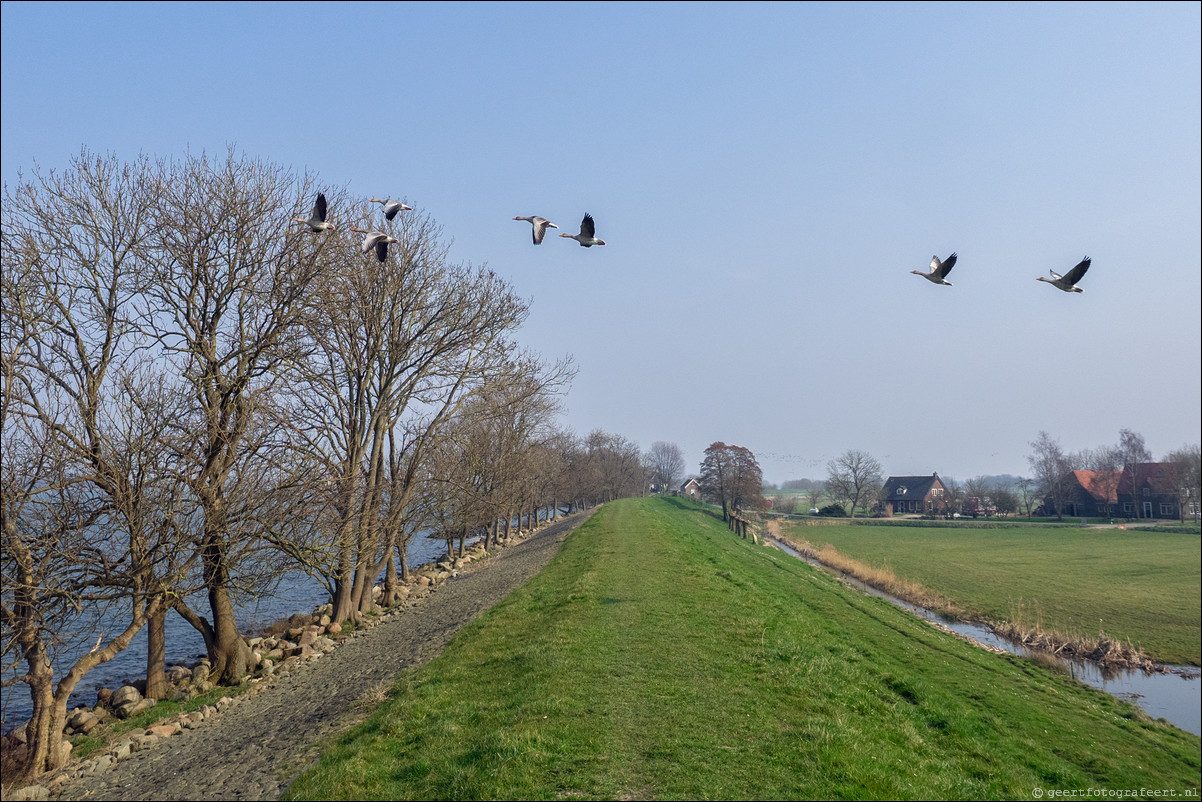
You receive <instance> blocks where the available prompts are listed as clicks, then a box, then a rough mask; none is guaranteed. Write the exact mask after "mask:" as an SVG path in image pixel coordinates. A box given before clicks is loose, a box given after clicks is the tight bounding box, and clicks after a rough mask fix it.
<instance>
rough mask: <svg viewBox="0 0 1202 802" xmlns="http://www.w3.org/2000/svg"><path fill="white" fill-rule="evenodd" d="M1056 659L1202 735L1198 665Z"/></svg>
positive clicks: (919, 611)
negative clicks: (1108, 664)
mask: <svg viewBox="0 0 1202 802" xmlns="http://www.w3.org/2000/svg"><path fill="white" fill-rule="evenodd" d="M768 542H769V543H771V544H772V545H774V546H776V547H777V548H779V549H780V550H781V551H783V552H785V553H786V554H790V555H792V556H794V557H796V558H797V559H799V560H804V561H805V562H807V563H809V564H810V565H813V566H816V567H818V568H822V569H823V570H826V571H830V570H831V569H829V568H827V567H826V566H824V565H822V564H821V563H819V562H818V561H817V560H811V559H809V558H808V557H805V556H803V555H802V554H801V553H800V552H798V551H797V550H796V549H794V548H792V547H791V546H789V545H788V544H787V543H783V542H781V541H779V540H769V541H768ZM842 578H843V579H844V581H846V582H848V583H849V584H851V585H853V586H855V587H856V588H859V589H860V590H862V591H863V592H865V593H868V594H871V595H873V596H876V597H878V598H881V599H885V600H886V601H888V602H891V603H892V604H895V605H897V606H898V607H902V608H904V609H906V610H909V611H910V612H912V613H914V614H915V615H917V616H920V617H922V618H925V619H926V620H928V621H935V622H938V623H939V624H940V625H941V626H944V627H947V628H948V629H950V630H952V631H953V632H955V633H957V634H959V635H964V636H966V637H969V638H972V639H973V640H975V641H978V642H979V643H982V644H984V645H986V646H992V647H994V648H997V649H1002V650H1004V651H1007V652H1009V653H1010V654H1014V655H1018V656H1020V657H1024V656H1027V655H1029V654H1031V653H1032V652H1031V650H1030V649H1027V648H1026V647H1025V646H1023V645H1022V644H1018V643H1014V642H1012V641H1010V640H1007V639H1006V638H1003V637H1001V636H999V635H998V634H997V633H995V632H994V631H993V630H991V629H989V628H988V627H986V626H982V625H980V624H972V623H965V622H963V621H952V620H949V619H947V618H945V617H944V616H942V615H940V614H938V613H936V612H934V611H932V610H928V609H926V608H925V607H920V606H918V605H916V604H910V603H909V602H907V601H903V600H902V599H899V598H897V597H896V596H892V595H890V594H888V593H885V592H884V591H881V590H877V589H876V588H874V587H872V586H871V585H868V584H865V583H864V582H861V581H860V580H858V579H856V578H855V577H851V576H846V575H844V576H843V577H842ZM1041 655H1046V653H1041ZM1053 659H1055V660H1057V661H1059V662H1060V663H1061V664H1062V665H1063V666H1064V668H1065V669H1066V670H1067V671H1068V673H1069V674H1070V675H1071V676H1072V677H1074V678H1076V679H1078V680H1080V681H1082V682H1084V683H1085V684H1087V685H1091V686H1093V687H1094V688H1098V689H1099V690H1102V691H1105V692H1106V693H1109V694H1110V695H1112V696H1115V697H1118V698H1119V699H1123V700H1125V701H1128V702H1132V703H1133V704H1136V705H1138V706H1139V707H1140V708H1141V709H1143V711H1144V712H1145V713H1147V714H1148V715H1150V716H1151V717H1152V718H1163V719H1164V720H1165V721H1168V722H1169V723H1170V724H1173V725H1174V726H1176V727H1180V728H1181V729H1183V730H1185V731H1186V732H1192V733H1193V734H1194V735H1202V705H1200V704H1199V703H1200V701H1202V690H1200V688H1202V686H1200V685H1199V682H1200V680H1199V670H1198V669H1197V668H1193V667H1192V666H1164V668H1165V669H1166V673H1160V672H1153V673H1148V672H1144V671H1140V670H1138V669H1136V670H1105V671H1104V670H1103V669H1102V667H1101V666H1099V665H1098V664H1097V663H1093V662H1090V661H1088V660H1066V659H1063V658H1059V657H1055V658H1053Z"/></svg>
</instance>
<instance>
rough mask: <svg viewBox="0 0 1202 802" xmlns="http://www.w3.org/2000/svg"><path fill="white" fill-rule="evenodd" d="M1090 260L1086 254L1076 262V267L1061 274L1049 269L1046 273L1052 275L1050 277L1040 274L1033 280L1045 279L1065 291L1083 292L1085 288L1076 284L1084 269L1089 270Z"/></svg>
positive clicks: (1083, 273)
mask: <svg viewBox="0 0 1202 802" xmlns="http://www.w3.org/2000/svg"><path fill="white" fill-rule="evenodd" d="M1090 261H1091V260H1090V258H1089V257H1088V256H1086V257H1085V258H1084V259H1082V260H1081V261H1080V262H1077V266H1076V267H1074V268H1073V269H1072V270H1070V271H1068V272H1067V273H1065V274H1064V275H1063V276H1062V275H1060V274H1059V273H1057V272H1056V271H1055V270H1049V271H1048V273H1049V274H1050V275H1051V276H1052V277H1051V278H1044V277H1043V276H1040V277H1039V278H1037V279H1035V280H1036V281H1046V282H1047V283H1048V284H1051V285H1052V286H1053V287H1055V288H1056V289H1058V290H1064V291H1065V292H1085V290H1083V289H1081V288H1080V287H1078V286H1077V282H1078V281H1080V280H1081V278H1082V277H1083V276H1084V275H1085V271H1087V270H1089V264H1090Z"/></svg>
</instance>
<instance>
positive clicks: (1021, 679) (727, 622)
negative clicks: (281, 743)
mask: <svg viewBox="0 0 1202 802" xmlns="http://www.w3.org/2000/svg"><path fill="white" fill-rule="evenodd" d="M391 695H392V698H391V699H390V700H389V701H387V702H385V704H384V705H382V706H381V708H380V709H379V710H378V711H377V712H376V713H375V714H374V715H372V716H371V717H370V718H369V719H368V721H366V722H365V723H364V724H363V725H361V726H359V727H357V728H355V729H354V730H352V731H351V732H349V733H348V734H347V735H345V736H343V737H342V738H340V739H339V742H338V744H337V745H336V746H335V747H334V748H332V749H331V750H330V751H329V752H327V754H326V755H325V756H324V757H323V759H322V760H321V761H320V762H319V764H318V765H317V766H316V767H315V768H314V769H312V770H310V771H309V772H307V773H306V774H305V775H304V776H302V777H301V778H300V779H299V780H298V781H297V782H296V783H295V784H293V786H292V787H291V788H290V789H289V792H288V794H287V797H289V798H295V799H319V798H320V799H325V798H355V799H360V798H362V799H562V798H602V799H644V798H645V799H659V798H664V799H745V798H759V799H840V798H858V799H864V798H879V799H886V798H887V799H911V798H940V799H944V798H948V799H950V798H974V799H1013V798H1033V796H1034V793H1035V790H1036V789H1037V788H1038V789H1069V788H1111V789H1130V788H1141V787H1143V788H1166V789H1176V790H1177V791H1178V793H1179V794H1182V795H1183V794H1184V791H1185V790H1186V789H1195V793H1196V789H1197V788H1198V783H1199V770H1200V765H1202V764H1200V760H1199V746H1200V742H1199V739H1198V738H1197V737H1195V736H1193V735H1189V734H1188V733H1184V732H1182V731H1180V730H1177V729H1175V728H1173V727H1169V726H1167V725H1164V724H1161V723H1154V722H1150V721H1147V720H1146V718H1144V716H1143V714H1142V713H1141V712H1140V711H1139V710H1138V709H1136V708H1135V707H1133V706H1131V705H1128V704H1125V703H1122V702H1119V701H1117V700H1115V699H1113V698H1112V697H1109V696H1107V695H1105V694H1102V693H1099V692H1095V691H1093V690H1091V689H1088V688H1085V687H1083V686H1080V685H1078V684H1076V683H1074V682H1072V681H1070V680H1066V679H1065V678H1063V677H1060V676H1058V675H1054V674H1051V673H1049V672H1047V671H1046V670H1044V669H1042V668H1039V667H1037V666H1035V665H1033V664H1030V663H1028V662H1025V661H1022V660H1017V659H1014V658H1009V657H999V656H997V655H993V654H989V653H986V652H984V651H982V650H980V649H976V648H974V647H972V646H969V645H967V644H964V643H961V642H959V641H957V640H955V639H953V638H950V637H948V636H946V635H943V634H942V633H939V632H938V631H936V630H935V629H933V628H932V627H930V626H928V625H927V624H925V623H923V622H921V621H919V620H917V619H916V618H914V617H912V616H910V615H908V614H906V613H904V612H902V611H900V610H897V609H896V608H894V607H893V606H891V605H889V604H888V603H886V602H883V601H880V600H878V599H874V598H871V597H867V596H863V595H861V594H859V593H857V592H855V591H853V590H850V589H848V588H846V587H844V586H843V585H841V584H840V583H839V582H838V581H837V580H835V579H833V578H831V577H829V576H827V575H825V574H823V573H821V572H818V571H816V570H814V569H812V568H810V567H809V566H807V565H805V564H804V563H801V562H799V561H797V560H794V559H792V558H790V557H788V556H786V555H783V554H781V553H779V552H775V551H772V550H768V549H764V548H760V547H756V546H754V545H752V544H750V542H748V541H744V540H741V539H737V538H735V537H734V536H733V535H731V534H730V533H729V532H727V531H726V529H725V527H724V526H723V525H722V524H721V523H720V522H718V521H716V520H714V518H713V517H712V516H711V515H710V514H709V513H707V512H705V511H702V510H700V509H698V508H696V507H693V506H691V505H688V504H685V503H683V502H675V501H673V500H660V499H654V500H628V501H623V502H618V503H613V504H609V505H606V506H605V507H604V508H603V509H602V510H600V511H599V512H598V513H597V514H596V515H594V516H593V518H592V519H591V520H590V521H588V522H587V523H586V524H584V525H582V526H581V527H580V528H579V529H578V530H577V531H576V532H574V533H573V534H572V535H571V536H569V538H568V540H567V541H566V542H565V543H564V545H563V548H562V549H561V551H560V552H559V554H558V555H557V556H556V558H555V559H554V560H553V561H552V562H551V563H550V565H548V567H547V568H546V569H544V570H543V572H542V573H541V574H539V575H538V576H537V577H535V579H533V580H532V581H531V582H529V583H528V584H527V585H525V586H524V587H523V588H521V589H520V590H518V591H517V592H515V593H514V594H512V595H511V596H510V597H509V598H507V599H506V600H505V601H504V602H503V603H501V604H499V605H497V606H496V607H495V608H494V609H493V610H492V611H491V612H490V613H489V614H488V615H486V616H484V617H482V618H481V619H478V620H477V621H475V622H474V623H473V624H471V625H470V626H469V627H467V628H465V629H464V631H462V632H461V633H460V634H459V636H458V637H456V639H455V640H454V641H452V643H451V644H449V646H448V648H447V649H446V651H445V652H444V653H443V654H442V655H441V656H440V657H439V658H437V659H436V660H434V661H432V662H431V663H430V664H429V665H427V666H426V667H425V668H423V669H421V670H420V671H416V672H412V673H410V674H408V676H407V677H406V678H405V679H404V680H403V681H402V682H401V683H399V684H398V685H397V686H396V687H395V688H394V689H393V691H392V694H391Z"/></svg>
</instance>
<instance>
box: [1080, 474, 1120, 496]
mask: <svg viewBox="0 0 1202 802" xmlns="http://www.w3.org/2000/svg"><path fill="white" fill-rule="evenodd" d="M1121 475H1122V471H1073V477H1074V478H1075V479H1076V480H1077V484H1079V485H1081V487H1083V488H1084V489H1085V492H1086V493H1089V495H1091V496H1093V497H1094V499H1096V500H1097V501H1102V502H1106V503H1109V504H1114V503H1115V502H1116V501H1118V490H1119V477H1120V476H1121Z"/></svg>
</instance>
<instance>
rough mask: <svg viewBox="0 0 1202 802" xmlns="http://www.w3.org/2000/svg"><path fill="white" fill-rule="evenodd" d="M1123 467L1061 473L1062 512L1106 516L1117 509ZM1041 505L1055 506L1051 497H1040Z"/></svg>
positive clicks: (1064, 513)
mask: <svg viewBox="0 0 1202 802" xmlns="http://www.w3.org/2000/svg"><path fill="white" fill-rule="evenodd" d="M1121 475H1122V471H1071V472H1069V474H1068V475H1067V476H1065V477H1064V487H1065V491H1064V505H1063V507H1062V509H1061V513H1062V514H1063V515H1067V516H1069V517H1074V518H1075V517H1081V518H1087V517H1097V518H1108V517H1110V516H1111V515H1114V514H1115V513H1116V512H1117V510H1118V488H1119V477H1120V476H1121ZM1043 504H1044V509H1047V510H1053V509H1055V506H1054V503H1053V499H1052V497H1051V496H1048V497H1047V498H1045V499H1044V500H1043Z"/></svg>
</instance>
